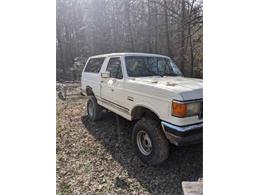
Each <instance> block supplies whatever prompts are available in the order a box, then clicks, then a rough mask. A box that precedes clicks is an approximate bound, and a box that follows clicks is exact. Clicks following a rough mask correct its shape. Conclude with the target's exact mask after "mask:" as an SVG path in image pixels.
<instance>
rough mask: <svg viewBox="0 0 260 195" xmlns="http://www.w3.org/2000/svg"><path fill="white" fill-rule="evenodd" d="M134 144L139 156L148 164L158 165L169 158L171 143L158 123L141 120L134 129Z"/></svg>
mask: <svg viewBox="0 0 260 195" xmlns="http://www.w3.org/2000/svg"><path fill="white" fill-rule="evenodd" d="M132 142H133V144H134V147H135V150H136V152H137V155H138V156H139V158H140V159H141V160H142V161H143V162H144V163H146V164H149V165H158V164H161V163H162V162H163V161H165V160H166V159H167V158H168V153H169V143H168V140H167V139H166V138H165V136H164V134H163V132H162V130H161V128H160V124H159V122H158V121H155V120H151V119H145V118H143V119H141V120H139V121H138V122H137V123H136V124H135V126H134V129H133V134H132Z"/></svg>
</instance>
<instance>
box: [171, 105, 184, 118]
mask: <svg viewBox="0 0 260 195" xmlns="http://www.w3.org/2000/svg"><path fill="white" fill-rule="evenodd" d="M186 114H187V105H186V104H182V103H178V102H172V115H173V116H177V117H185V116H186Z"/></svg>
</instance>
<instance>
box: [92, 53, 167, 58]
mask: <svg viewBox="0 0 260 195" xmlns="http://www.w3.org/2000/svg"><path fill="white" fill-rule="evenodd" d="M109 56H156V57H166V58H169V57H168V56H164V55H160V54H152V53H135V52H125V53H108V54H101V55H96V56H91V58H96V57H109Z"/></svg>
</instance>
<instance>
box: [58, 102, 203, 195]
mask: <svg viewBox="0 0 260 195" xmlns="http://www.w3.org/2000/svg"><path fill="white" fill-rule="evenodd" d="M86 102H87V100H86V99H85V98H81V99H69V100H67V101H61V100H59V99H57V108H56V109H57V130H56V131H57V132H56V134H57V135H56V136H57V143H56V150H57V151H56V153H57V154H56V161H57V162H56V177H57V181H56V186H57V194H59V195H66V194H73V195H74V194H182V189H181V182H182V181H197V180H198V179H200V178H202V177H203V174H202V170H203V169H202V166H203V165H202V144H197V145H191V146H185V147H179V148H176V147H174V146H171V150H170V156H169V159H168V160H167V161H166V162H165V163H163V164H162V165H160V166H158V167H149V166H146V165H145V164H143V163H142V162H141V161H140V160H139V159H138V158H137V156H136V155H135V152H134V150H133V147H132V144H131V129H132V126H133V124H132V123H130V122H128V121H126V120H124V119H123V118H120V120H119V122H120V129H121V130H120V133H119V135H118V132H117V128H116V127H117V123H116V115H115V114H113V113H111V112H105V113H104V114H103V118H102V120H101V121H98V122H90V121H89V120H88V117H87V116H86Z"/></svg>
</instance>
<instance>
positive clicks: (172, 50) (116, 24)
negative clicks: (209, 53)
mask: <svg viewBox="0 0 260 195" xmlns="http://www.w3.org/2000/svg"><path fill="white" fill-rule="evenodd" d="M56 10H57V11H56V13H57V15H56V24H57V28H56V49H57V52H56V55H57V56H56V63H57V80H78V79H79V77H78V76H73V75H78V73H77V74H76V73H72V72H71V70H72V69H73V70H74V69H75V67H74V66H75V64H77V62H76V61H77V59H80V62H79V63H80V64H84V63H85V62H83V61H82V59H84V60H85V59H87V58H88V57H89V56H92V55H97V54H103V53H111V52H147V53H159V54H163V55H168V56H170V57H171V58H173V59H174V61H175V62H176V63H177V65H178V66H179V67H180V68H181V69H182V71H183V72H184V75H186V76H191V77H202V71H203V66H202V63H203V57H202V56H203V55H202V51H203V5H202V1H201V0H57V5H56ZM76 69H77V71H79V72H80V70H79V68H76ZM74 72H75V71H74Z"/></svg>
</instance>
